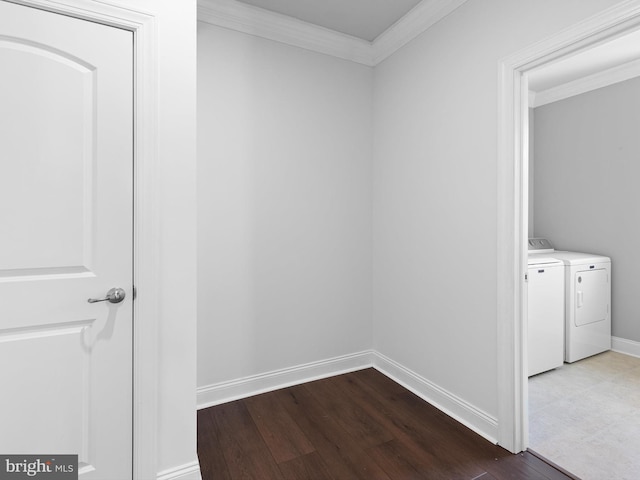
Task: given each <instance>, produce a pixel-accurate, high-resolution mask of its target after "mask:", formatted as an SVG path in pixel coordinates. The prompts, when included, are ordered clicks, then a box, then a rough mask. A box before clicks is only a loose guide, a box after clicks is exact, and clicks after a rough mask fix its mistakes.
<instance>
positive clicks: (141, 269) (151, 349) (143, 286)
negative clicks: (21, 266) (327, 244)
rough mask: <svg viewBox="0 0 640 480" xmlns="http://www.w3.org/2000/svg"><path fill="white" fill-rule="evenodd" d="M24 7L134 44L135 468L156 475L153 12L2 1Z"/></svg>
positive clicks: (138, 473) (89, 1) (70, 0)
mask: <svg viewBox="0 0 640 480" xmlns="http://www.w3.org/2000/svg"><path fill="white" fill-rule="evenodd" d="M5 1H7V2H10V3H16V4H19V5H24V6H27V7H34V8H38V9H40V10H46V11H49V12H53V13H60V14H63V15H67V16H71V17H76V18H79V19H83V20H89V21H92V22H96V23H101V24H104V25H108V26H112V27H117V28H121V29H124V30H129V31H131V32H132V33H133V38H134V41H133V49H134V52H133V53H134V67H133V72H134V82H133V89H134V92H133V94H134V96H133V98H134V121H133V130H134V131H133V138H134V155H133V159H134V160H133V169H134V175H133V178H134V198H133V209H134V210H133V211H134V227H133V232H134V239H133V284H134V285H135V288H136V292H137V298H136V299H135V302H133V319H134V322H133V431H132V434H133V452H132V457H133V472H132V476H133V478H134V479H140V480H142V479H150V478H156V477H157V475H158V471H157V458H156V457H157V448H156V447H157V440H156V433H157V432H156V430H157V429H156V424H157V413H158V370H157V363H158V362H157V359H158V328H157V325H156V320H157V318H159V315H158V311H159V308H158V305H159V301H160V283H159V278H158V275H157V270H158V267H157V265H158V262H159V258H160V255H159V252H160V250H159V241H158V238H159V235H158V234H157V233H156V232H157V231H158V229H159V218H160V211H159V210H160V209H159V208H158V205H160V202H159V201H158V200H159V199H160V198H159V197H160V194H159V189H158V186H157V180H156V174H155V169H154V164H155V163H156V162H155V160H156V157H157V147H156V145H157V136H158V134H157V127H156V125H157V117H158V114H157V99H156V91H157V87H156V85H157V55H156V49H155V46H156V44H157V42H156V19H155V16H154V15H151V14H149V13H146V12H142V11H138V10H135V9H131V8H128V7H127V8H125V7H119V6H116V5H110V4H106V3H102V2H97V1H93V0H5Z"/></svg>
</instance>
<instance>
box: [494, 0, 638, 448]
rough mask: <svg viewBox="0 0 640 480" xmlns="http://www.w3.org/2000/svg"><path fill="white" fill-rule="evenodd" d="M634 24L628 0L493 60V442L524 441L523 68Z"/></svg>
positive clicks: (511, 444)
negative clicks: (495, 92)
mask: <svg viewBox="0 0 640 480" xmlns="http://www.w3.org/2000/svg"><path fill="white" fill-rule="evenodd" d="M638 29H640V0H626V1H623V2H621V3H619V4H617V5H615V6H613V7H611V8H609V9H606V10H604V11H602V12H601V13H599V14H597V15H595V16H593V17H590V18H588V19H586V20H584V21H582V22H580V23H578V24H576V25H574V26H573V27H571V28H568V29H566V30H563V31H561V32H560V33H558V34H556V35H554V36H552V37H550V38H548V39H546V40H543V41H541V42H539V43H536V44H534V45H531V46H529V47H527V48H525V49H523V50H520V51H518V52H516V53H514V54H512V55H510V56H508V57H506V58H503V59H502V60H501V61H500V62H499V94H498V101H499V106H498V112H499V118H498V232H497V233H498V259H497V269H498V285H497V287H498V289H497V314H498V318H497V321H498V325H497V327H498V329H497V332H498V443H499V444H500V445H501V446H502V447H504V448H506V449H507V450H509V451H511V452H513V453H519V452H521V451H523V450H525V449H526V448H527V446H528V441H529V439H528V436H529V435H528V409H527V403H528V401H527V398H528V389H527V373H526V367H527V365H526V358H527V357H526V354H527V351H526V328H525V324H524V322H525V320H526V283H525V274H526V272H527V253H528V250H527V233H528V164H529V152H528V150H529V148H528V142H529V132H528V124H529V120H528V82H527V72H529V71H531V70H532V69H534V68H537V67H540V66H543V65H545V64H548V63H550V62H553V61H556V60H559V59H561V58H563V57H568V56H570V55H573V54H575V53H577V52H580V51H585V50H587V49H589V48H592V47H594V46H597V45H599V44H601V43H604V42H606V41H608V40H611V39H612V38H614V37H618V36H622V35H624V34H626V33H630V32H632V31H635V30H638Z"/></svg>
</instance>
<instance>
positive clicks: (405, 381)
mask: <svg viewBox="0 0 640 480" xmlns="http://www.w3.org/2000/svg"><path fill="white" fill-rule="evenodd" d="M373 357H374V359H373V367H374V368H375V369H376V370H378V371H379V372H381V373H383V374H384V375H386V376H387V377H389V378H390V379H391V380H393V381H394V382H396V383H398V384H400V385H402V386H403V387H405V388H406V389H408V390H410V391H412V392H413V393H415V394H416V395H418V396H419V397H420V398H422V399H423V400H425V401H426V402H428V403H430V404H431V405H433V406H434V407H436V408H437V409H439V410H441V411H442V412H444V413H446V414H447V415H449V416H450V417H451V418H453V419H455V420H457V421H458V422H460V423H461V424H463V425H465V426H466V427H468V428H470V429H471V430H473V431H474V432H476V433H477V434H478V435H480V436H482V437H484V438H486V439H487V440H489V441H490V442H491V443H494V444H495V443H497V437H498V435H497V434H498V420H497V419H496V418H495V417H493V416H491V415H489V414H488V413H486V412H483V411H482V410H480V409H479V408H476V407H475V406H473V405H471V404H470V403H469V402H467V401H465V400H463V399H462V398H460V397H458V396H457V395H454V394H453V393H451V392H448V391H447V390H445V389H444V388H441V387H439V386H438V385H436V384H435V383H433V382H430V381H429V380H427V379H426V378H424V377H422V376H420V375H418V374H417V373H415V372H413V371H411V370H410V369H408V368H406V367H404V366H402V365H400V364H399V363H397V362H395V361H393V360H391V359H390V358H388V357H386V356H384V355H382V354H381V353H379V352H373Z"/></svg>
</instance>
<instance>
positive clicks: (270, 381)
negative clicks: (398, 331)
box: [197, 350, 372, 409]
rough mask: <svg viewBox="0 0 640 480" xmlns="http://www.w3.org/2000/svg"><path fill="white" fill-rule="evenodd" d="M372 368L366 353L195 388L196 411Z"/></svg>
mask: <svg viewBox="0 0 640 480" xmlns="http://www.w3.org/2000/svg"><path fill="white" fill-rule="evenodd" d="M371 366H372V352H371V351H370V350H367V351H364V352H359V353H354V354H351V355H343V356H340V357H334V358H330V359H327V360H321V361H319V362H311V363H307V364H304V365H297V366H295V367H290V368H283V369H281V370H275V371H272V372H267V373H262V374H259V375H252V376H250V377H244V378H240V379H237V380H232V381H229V382H221V383H216V384H213V385H208V386H205V387H200V388H198V391H197V403H198V409H202V408H207V407H211V406H213V405H219V404H221V403H226V402H231V401H233V400H239V399H241V398H246V397H250V396H253V395H258V394H260V393H265V392H271V391H273V390H278V389H280V388H285V387H290V386H292V385H299V384H301V383H306V382H311V381H313V380H318V379H321V378H327V377H333V376H335V375H340V374H342V373H347V372H354V371H356V370H363V369H365V368H369V367H371Z"/></svg>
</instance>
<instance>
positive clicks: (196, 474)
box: [157, 460, 202, 480]
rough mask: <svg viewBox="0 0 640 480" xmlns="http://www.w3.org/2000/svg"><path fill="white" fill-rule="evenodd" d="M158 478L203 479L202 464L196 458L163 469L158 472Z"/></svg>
mask: <svg viewBox="0 0 640 480" xmlns="http://www.w3.org/2000/svg"><path fill="white" fill-rule="evenodd" d="M157 480H202V477H201V476H200V464H199V463H198V461H197V460H196V461H195V462H191V463H187V464H185V465H180V466H179V467H175V468H170V469H167V470H163V471H162V472H160V473H158V478H157Z"/></svg>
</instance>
